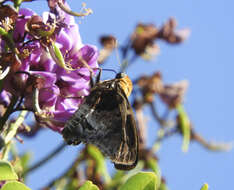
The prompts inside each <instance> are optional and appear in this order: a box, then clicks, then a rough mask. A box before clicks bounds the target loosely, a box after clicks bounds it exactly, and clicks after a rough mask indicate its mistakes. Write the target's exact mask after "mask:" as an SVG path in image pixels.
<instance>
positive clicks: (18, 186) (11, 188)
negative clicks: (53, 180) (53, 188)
mask: <svg viewBox="0 0 234 190" xmlns="http://www.w3.org/2000/svg"><path fill="white" fill-rule="evenodd" d="M1 190H31V189H30V188H29V187H27V186H26V185H24V184H23V183H21V182H18V181H9V182H7V183H6V184H4V185H3V187H2V188H1Z"/></svg>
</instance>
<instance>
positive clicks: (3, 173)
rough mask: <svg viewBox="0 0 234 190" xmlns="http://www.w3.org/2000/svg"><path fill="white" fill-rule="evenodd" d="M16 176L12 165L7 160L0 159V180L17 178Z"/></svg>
mask: <svg viewBox="0 0 234 190" xmlns="http://www.w3.org/2000/svg"><path fill="white" fill-rule="evenodd" d="M17 179H18V176H17V174H16V173H15V171H14V169H13V167H12V165H11V164H10V162H8V161H2V160H1V161H0V180H1V181H2V180H17Z"/></svg>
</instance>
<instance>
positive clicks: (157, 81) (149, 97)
mask: <svg viewBox="0 0 234 190" xmlns="http://www.w3.org/2000/svg"><path fill="white" fill-rule="evenodd" d="M137 84H138V86H139V87H140V88H141V92H142V95H143V98H144V102H145V103H151V102H153V100H154V95H155V94H159V93H161V91H162V90H163V82H162V78H161V73H160V72H156V73H154V74H153V75H152V76H142V77H141V78H140V79H138V81H137Z"/></svg>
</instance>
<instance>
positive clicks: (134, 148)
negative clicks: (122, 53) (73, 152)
mask: <svg viewBox="0 0 234 190" xmlns="http://www.w3.org/2000/svg"><path fill="white" fill-rule="evenodd" d="M100 75H101V71H100V72H99V74H98V76H97V80H96V83H95V84H94V82H92V81H93V80H91V91H90V94H89V95H88V96H86V97H85V98H84V100H83V103H82V104H81V105H80V106H79V108H78V109H77V111H76V112H75V113H74V115H73V116H72V117H71V119H69V120H68V121H67V122H66V124H65V127H64V129H63V131H62V135H63V137H64V140H65V141H66V142H67V143H68V144H72V145H78V144H80V143H81V142H83V143H86V144H93V145H95V146H97V147H98V148H99V149H100V150H101V152H102V153H103V154H104V155H105V156H107V157H109V158H110V160H111V161H112V162H113V163H114V165H115V168H116V169H120V170H130V169H132V168H134V167H135V166H136V164H137V161H138V133H137V127H136V121H135V119H134V113H133V110H132V107H131V105H130V103H129V101H128V96H129V95H130V94H131V91H132V82H131V80H130V79H129V77H128V76H127V75H126V74H125V73H118V74H117V75H116V77H115V78H114V79H112V80H105V81H100Z"/></svg>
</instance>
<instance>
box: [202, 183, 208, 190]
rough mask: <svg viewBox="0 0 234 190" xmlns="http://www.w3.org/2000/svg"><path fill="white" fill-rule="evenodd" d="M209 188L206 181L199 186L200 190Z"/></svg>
mask: <svg viewBox="0 0 234 190" xmlns="http://www.w3.org/2000/svg"><path fill="white" fill-rule="evenodd" d="M208 189H209V186H208V184H207V183H205V184H204V185H203V186H202V187H201V190H208Z"/></svg>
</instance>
